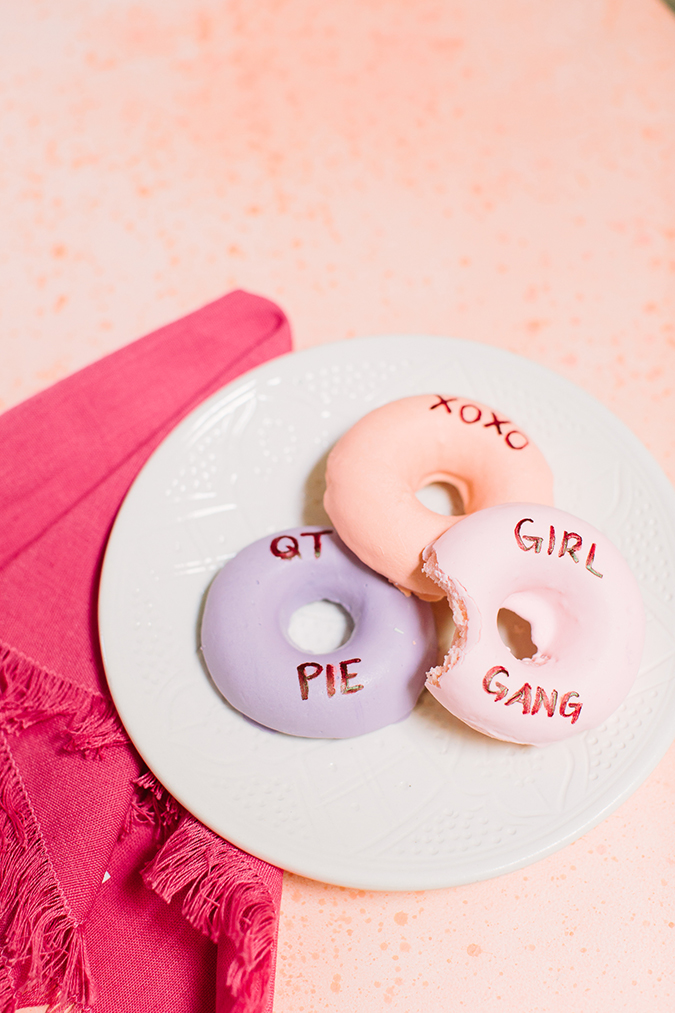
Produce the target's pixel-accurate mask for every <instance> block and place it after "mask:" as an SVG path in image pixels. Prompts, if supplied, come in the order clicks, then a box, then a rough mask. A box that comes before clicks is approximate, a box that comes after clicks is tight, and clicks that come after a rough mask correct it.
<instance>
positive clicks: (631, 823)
mask: <svg viewBox="0 0 675 1013" xmlns="http://www.w3.org/2000/svg"><path fill="white" fill-rule="evenodd" d="M0 23H1V24H2V29H3V31H2V50H3V59H2V63H1V65H0V142H1V149H0V150H2V153H3V157H2V160H1V161H0V176H1V182H2V185H1V186H0V220H1V221H2V232H1V236H0V277H1V280H2V293H3V296H2V304H1V307H0V313H1V324H0V326H1V330H0V335H1V337H0V342H1V348H2V369H1V370H0V406H2V407H8V406H10V405H11V404H14V403H16V402H17V401H19V400H21V399H22V398H25V397H26V396H28V395H29V394H31V393H33V392H34V391H36V390H38V389H40V388H42V387H45V386H46V385H48V384H50V383H52V382H53V381H54V380H56V379H58V378H60V377H62V376H64V375H66V374H67V373H69V372H71V371H73V370H75V369H77V368H78V367H79V366H82V365H84V364H85V363H87V362H90V361H92V360H93V359H95V358H97V357H99V356H100V355H102V354H104V353H105V352H107V351H110V350H112V349H114V348H117V347H119V346H120V345H123V344H125V343H126V342H128V341H129V340H131V339H132V338H134V337H136V336H138V335H140V334H142V333H143V332H145V331H148V330H150V329H151V328H153V327H155V326H157V325H159V324H162V323H165V322H167V321H168V320H170V319H172V318H175V317H177V316H179V315H181V314H183V313H185V312H187V311H189V310H191V309H194V308H195V307H197V306H199V305H200V304H202V303H204V302H207V301H208V300H210V299H212V298H215V297H217V296H218V295H221V294H222V293H223V292H225V291H227V290H228V289H230V288H232V287H235V286H241V287H245V288H248V289H251V290H253V291H257V292H260V293H262V294H265V295H268V296H270V297H272V298H275V299H277V300H278V301H279V302H280V303H281V304H282V305H283V306H284V308H285V309H286V310H287V312H288V313H289V316H290V318H291V320H292V322H293V325H294V329H295V336H296V344H297V347H307V346H309V345H313V344H318V343H321V342H326V341H334V340H338V339H344V338H349V337H350V336H353V335H355V334H371V333H383V332H398V333H405V332H417V333H421V332H427V333H432V334H451V335H455V336H458V337H464V338H469V339H472V340H475V341H479V342H485V343H487V344H495V345H500V346H502V347H506V348H509V349H511V350H513V351H516V352H520V353H521V354H524V355H526V356H529V357H531V358H532V359H535V360H536V361H538V362H540V363H542V364H544V365H546V366H549V367H550V368H552V369H554V370H556V371H558V372H560V373H563V374H564V375H566V376H568V377H569V378H571V379H572V380H574V381H576V382H577V383H579V384H581V385H582V386H583V387H585V388H586V389H587V390H589V391H591V392H592V393H593V394H595V395H596V396H597V397H598V398H600V400H601V401H603V402H604V403H605V404H606V405H608V406H609V407H610V408H611V409H613V410H614V411H615V412H616V413H617V414H618V415H619V416H620V417H621V418H622V419H623V421H624V422H626V423H627V425H628V426H630V427H631V428H632V429H633V431H634V432H635V433H636V434H637V435H638V436H639V437H640V438H641V439H642V440H643V442H644V443H645V444H646V445H647V446H648V447H649V448H650V449H651V451H652V452H653V453H654V454H655V456H656V457H657V459H658V460H659V461H660V463H661V465H662V466H663V468H664V469H665V470H666V472H667V473H668V475H669V477H670V478H671V480H672V479H675V407H674V393H673V387H674V385H675V186H674V184H673V180H675V16H674V15H673V14H671V13H670V12H669V11H668V9H667V8H666V7H665V6H664V5H662V4H661V3H660V2H659V0H565V2H560V0H558V2H553V0H542V2H539V3H534V2H531V0H530V2H526V0H491V2H489V3H488V2H487V0H442V2H441V0H416V2H415V3H411V2H410V0H334V2H333V3H330V4H319V3H315V2H313V0H255V2H253V0H229V2H217V0H143V3H140V2H139V3H129V2H127V0H96V3H87V2H84V0H60V2H59V4H56V5H55V4H50V3H48V2H47V0H23V2H22V3H21V4H14V3H10V2H8V0H6V2H5V3H4V4H2V9H1V11H0ZM674 842H675V750H673V749H671V751H670V753H669V754H668V755H667V756H666V758H665V759H664V760H663V761H662V762H661V764H660V765H659V767H658V768H657V770H656V771H655V773H654V774H653V775H652V776H651V778H650V779H649V780H648V781H647V783H646V784H645V785H644V786H643V787H642V788H641V789H640V790H639V791H638V792H637V793H636V794H635V795H634V796H633V798H632V799H631V800H630V801H629V802H627V803H626V804H624V805H623V806H622V808H621V809H620V810H619V811H618V812H617V813H615V814H614V815H613V816H611V817H610V818H609V819H608V820H607V821H606V822H605V823H603V824H602V825H601V826H599V827H598V828H597V829H596V830H594V831H593V832H592V833H591V834H589V835H588V836H586V837H585V838H583V839H582V840H580V841H578V842H577V843H576V844H575V845H573V846H572V847H569V848H567V849H565V850H564V851H562V852H560V853H559V854H558V855H556V856H554V857H552V858H548V859H546V860H544V861H542V862H540V863H538V864H537V865H534V866H531V867H530V868H529V869H526V870H524V871H523V872H519V873H514V874H513V875H510V876H507V877H504V878H502V879H499V880H494V881H491V882H487V883H480V884H476V885H473V886H467V887H462V888H459V889H454V890H444V891H438V892H431V893H423V894H364V893H360V892H356V891H349V890H343V889H338V888H335V887H330V886H326V885H324V884H320V883H313V882H310V881H307V880H303V879H301V878H299V877H297V876H287V877H286V879H285V882H284V894H283V903H282V918H281V931H280V939H279V959H278V968H277V991H276V999H275V1007H274V1009H275V1013H304V1011H306V1013H314V1011H319V1010H321V1011H328V1013H347V1011H349V1013H352V1011H353V1010H359V1011H368V1013H369V1011H371V1010H380V1009H382V1010H385V1009H391V1010H400V1011H410V1013H417V1011H424V1013H441V1011H442V1013H446V1011H455V1010H460V1009H468V1010H476V1009H480V1010H485V1011H488V1013H491V1011H493V1010H503V1011H505V1013H534V1011H554V1013H568V1011H574V1013H577V1011H589V1013H591V1011H592V1013H595V1011H598V1013H605V1011H609V1010H611V1011H612V1013H615V1011H620V1010H626V1011H629V1013H653V1011H659V1013H661V1011H665V1010H671V1009H675V982H674V980H673V979H674V977H675V890H674V887H675V844H674Z"/></svg>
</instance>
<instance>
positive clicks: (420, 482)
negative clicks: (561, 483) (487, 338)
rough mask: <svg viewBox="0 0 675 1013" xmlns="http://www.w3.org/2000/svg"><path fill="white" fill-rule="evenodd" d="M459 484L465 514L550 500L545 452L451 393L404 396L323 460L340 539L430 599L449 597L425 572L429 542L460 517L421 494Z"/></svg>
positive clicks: (506, 422)
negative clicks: (437, 507)
mask: <svg viewBox="0 0 675 1013" xmlns="http://www.w3.org/2000/svg"><path fill="white" fill-rule="evenodd" d="M432 482H447V483H449V484H451V485H454V486H455V487H456V488H457V489H458V490H459V492H460V493H461V495H462V499H463V501H464V508H465V512H466V513H467V514H469V513H473V512H474V511H475V510H482V509H484V508H485V507H489V506H494V505H495V504H496V503H511V502H514V501H518V502H523V501H525V502H529V501H531V502H538V503H552V502H553V476H552V474H551V470H550V468H549V467H548V465H547V463H546V461H545V460H544V457H543V455H542V454H541V452H540V451H539V450H538V449H537V447H535V446H534V444H533V443H532V442H531V441H530V440H529V439H528V438H527V436H526V435H525V434H524V433H523V431H522V429H519V427H518V425H517V424H516V423H515V422H513V421H511V420H510V419H509V418H508V416H506V415H504V413H503V412H497V411H495V410H493V409H492V408H488V407H487V405H484V404H481V403H480V402H479V401H472V400H470V399H469V398H464V397H459V396H451V395H448V394H444V395H441V394H421V395H418V396H416V397H405V398H402V399H401V400H400V401H392V402H390V403H389V404H386V405H383V407H382V408H376V409H375V411H372V412H370V413H369V414H368V415H366V416H364V418H362V419H361V420H360V421H359V422H357V423H356V425H355V426H353V427H352V428H351V429H350V430H349V432H347V433H346V434H345V435H344V436H343V437H342V438H341V439H340V440H339V441H338V443H336V445H335V447H334V448H333V450H332V451H331V453H330V455H329V457H328V462H327V466H326V495H325V497H324V505H325V508H326V510H327V512H328V516H329V517H330V519H331V522H332V523H333V525H334V526H335V528H336V529H337V531H338V534H339V535H340V538H341V539H342V540H343V542H345V544H346V545H348V546H349V548H350V549H351V550H352V552H354V553H355V554H356V555H357V556H358V557H359V559H361V560H363V562H364V563H366V564H367V565H368V566H369V567H371V569H373V570H376V571H377V572H378V573H381V574H383V575H384V576H385V577H387V578H388V579H389V580H390V581H391V582H392V584H396V585H397V586H398V587H399V588H400V589H401V590H402V591H404V592H406V593H410V592H411V591H412V592H414V593H415V594H416V595H418V597H420V598H423V599H424V600H425V601H438V600H439V599H440V598H442V597H443V595H442V594H440V592H439V590H438V587H437V586H436V585H435V584H434V582H433V581H432V580H430V579H429V578H428V577H426V576H425V575H424V574H423V573H422V550H423V549H424V547H425V545H429V543H430V542H433V541H434V540H435V539H436V538H438V537H439V535H441V534H442V533H443V532H444V531H446V530H447V529H448V528H450V527H452V526H453V525H454V524H456V523H457V521H459V520H460V517H447V516H443V515H441V514H437V513H434V512H433V510H429V509H428V508H427V507H425V506H423V504H422V503H420V502H419V500H418V499H417V497H416V496H415V493H416V492H418V490H420V489H422V488H424V487H425V486H427V485H430V484H431V483H432Z"/></svg>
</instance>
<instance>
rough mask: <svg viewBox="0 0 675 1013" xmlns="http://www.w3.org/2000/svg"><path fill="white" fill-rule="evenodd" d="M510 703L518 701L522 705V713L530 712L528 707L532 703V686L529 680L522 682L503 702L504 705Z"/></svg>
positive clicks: (506, 705) (507, 705)
mask: <svg viewBox="0 0 675 1013" xmlns="http://www.w3.org/2000/svg"><path fill="white" fill-rule="evenodd" d="M512 703H520V704H522V705H523V714H529V713H530V707H531V705H532V687H531V686H530V684H529V682H526V683H524V684H523V685H522V686H521V687H520V689H519V690H518V691H517V692H516V693H514V694H513V696H511V697H509V699H508V700H507V701H506V702H505V705H504V706H505V707H510V706H511V704H512Z"/></svg>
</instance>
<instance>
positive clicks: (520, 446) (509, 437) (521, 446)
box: [500, 429, 530, 450]
mask: <svg viewBox="0 0 675 1013" xmlns="http://www.w3.org/2000/svg"><path fill="white" fill-rule="evenodd" d="M500 431H501V430H500ZM514 439H515V440H516V441H517V442H516V443H514ZM521 440H522V441H523V442H522V443H521ZM504 442H505V443H506V445H507V447H510V448H511V450H525V447H526V446H527V445H528V443H529V442H530V441H529V440H528V438H527V436H525V434H524V433H519V432H518V430H517V429H512V430H511V432H510V433H507V434H506V436H505V437H504Z"/></svg>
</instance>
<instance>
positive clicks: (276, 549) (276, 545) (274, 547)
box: [270, 535, 304, 699]
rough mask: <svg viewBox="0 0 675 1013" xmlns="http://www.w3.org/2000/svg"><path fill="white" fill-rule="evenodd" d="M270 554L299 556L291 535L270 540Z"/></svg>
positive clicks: (282, 557)
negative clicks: (287, 543) (286, 545)
mask: <svg viewBox="0 0 675 1013" xmlns="http://www.w3.org/2000/svg"><path fill="white" fill-rule="evenodd" d="M283 541H286V542H290V545H289V546H288V547H287V548H283V549H282V548H281V542H283ZM270 552H271V553H272V555H273V556H278V557H279V559H293V557H294V556H299V555H300V546H299V545H298V540H297V538H294V537H293V535H279V537H278V538H273V539H272V542H271V544H270ZM303 699H304V698H303Z"/></svg>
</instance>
